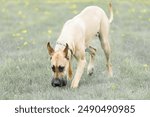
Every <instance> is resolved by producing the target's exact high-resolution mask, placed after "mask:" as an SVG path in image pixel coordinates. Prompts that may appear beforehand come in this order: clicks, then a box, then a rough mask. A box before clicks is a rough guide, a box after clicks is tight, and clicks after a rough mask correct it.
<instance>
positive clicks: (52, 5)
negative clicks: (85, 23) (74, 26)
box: [0, 0, 150, 99]
mask: <svg viewBox="0 0 150 117" xmlns="http://www.w3.org/2000/svg"><path fill="white" fill-rule="evenodd" d="M69 1H71V2H69ZM108 3H109V0H83V1H82V2H81V0H55V1H53V0H1V4H0V99H150V34H149V33H150V1H149V0H115V1H113V2H112V4H113V9H114V21H113V23H112V24H111V31H110V35H111V38H110V43H111V48H112V64H113V71H114V77H113V78H108V77H107V76H106V75H104V74H102V72H103V71H104V70H105V57H104V53H103V51H102V49H101V46H100V43H99V42H98V39H95V40H94V41H93V43H92V44H94V46H95V47H96V48H97V50H98V51H97V56H96V65H95V67H96V69H95V73H94V75H93V76H92V77H90V76H88V75H87V74H86V69H85V73H84V74H83V76H82V78H81V81H80V86H79V88H78V89H71V88H70V83H71V82H70V81H69V82H68V85H67V86H66V87H64V88H53V87H52V86H51V69H50V60H49V55H48V52H47V48H46V44H47V42H48V41H50V42H51V43H52V45H53V46H54V45H55V41H56V40H57V37H58V36H59V34H60V31H61V28H62V26H63V24H64V22H65V21H66V20H67V19H69V18H72V17H73V16H75V15H76V14H77V13H79V12H80V11H81V10H82V9H83V8H85V7H86V6H88V5H98V6H100V7H102V8H103V9H104V10H105V11H106V13H107V14H108ZM88 59H89V57H88V56H87V60H88ZM73 63H74V64H73V66H74V71H75V67H76V61H75V60H74V61H73Z"/></svg>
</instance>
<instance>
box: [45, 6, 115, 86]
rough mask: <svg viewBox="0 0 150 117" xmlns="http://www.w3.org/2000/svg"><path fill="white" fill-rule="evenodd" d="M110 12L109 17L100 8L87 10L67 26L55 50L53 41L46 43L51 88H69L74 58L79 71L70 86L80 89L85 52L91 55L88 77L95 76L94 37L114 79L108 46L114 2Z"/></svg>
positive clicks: (63, 29)
mask: <svg viewBox="0 0 150 117" xmlns="http://www.w3.org/2000/svg"><path fill="white" fill-rule="evenodd" d="M109 12H110V18H108V17H107V15H106V14H105V12H104V10H102V9H101V8H100V7H98V6H88V7H86V8H85V9H83V10H82V11H81V12H80V13H79V14H78V15H76V16H75V17H73V18H72V19H70V20H68V21H67V22H66V23H65V24H64V26H63V28H62V31H61V34H60V36H59V38H58V40H57V42H56V46H55V49H53V48H52V47H51V45H50V42H48V43H47V49H48V52H49V55H50V61H51V69H52V73H53V78H52V82H51V83H52V86H54V87H56V86H59V87H62V86H66V84H67V81H66V78H65V76H67V79H69V80H71V79H72V75H73V74H72V66H71V60H72V58H73V57H75V58H76V60H77V68H76V73H75V76H74V79H73V80H72V82H71V87H72V88H77V87H78V85H79V81H80V79H81V76H82V74H83V72H84V68H85V65H86V58H85V52H88V53H89V54H90V60H89V64H88V67H87V73H88V74H89V75H92V74H93V71H94V59H95V55H96V49H95V48H93V47H92V46H90V42H91V41H92V39H93V37H94V36H95V35H97V36H98V37H99V40H100V43H101V46H102V49H103V51H104V53H105V57H106V67H107V71H108V75H109V76H113V71H112V64H111V60H110V54H111V49H110V44H109V26H110V23H111V22H112V20H113V10H112V4H111V3H110V4H109Z"/></svg>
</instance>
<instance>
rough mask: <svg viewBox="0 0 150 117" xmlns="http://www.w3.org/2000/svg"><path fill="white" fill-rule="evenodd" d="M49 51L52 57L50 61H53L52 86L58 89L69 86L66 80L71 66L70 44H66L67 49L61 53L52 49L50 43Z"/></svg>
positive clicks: (48, 45) (48, 44)
mask: <svg viewBox="0 0 150 117" xmlns="http://www.w3.org/2000/svg"><path fill="white" fill-rule="evenodd" d="M47 49H48V52H49V55H50V61H51V69H52V73H53V78H52V82H51V83H52V86H53V87H56V86H59V87H62V86H65V85H66V84H67V80H66V78H65V77H66V73H67V72H66V71H67V69H68V65H69V59H68V55H67V54H68V44H66V47H65V48H64V49H62V50H59V51H56V52H55V51H54V49H53V48H52V47H51V45H50V43H49V42H48V43H47Z"/></svg>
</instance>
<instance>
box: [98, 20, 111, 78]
mask: <svg viewBox="0 0 150 117" xmlns="http://www.w3.org/2000/svg"><path fill="white" fill-rule="evenodd" d="M108 38H109V23H108V19H107V18H106V17H104V19H103V20H102V22H101V28H100V33H99V39H100V42H101V46H102V49H103V50H104V53H105V57H106V67H107V71H108V74H109V76H113V71H112V65H111V60H110V54H111V49H110V44H109V40H108Z"/></svg>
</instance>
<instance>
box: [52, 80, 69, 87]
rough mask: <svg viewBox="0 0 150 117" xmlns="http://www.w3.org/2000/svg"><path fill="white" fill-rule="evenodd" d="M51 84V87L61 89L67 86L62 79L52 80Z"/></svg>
mask: <svg viewBox="0 0 150 117" xmlns="http://www.w3.org/2000/svg"><path fill="white" fill-rule="evenodd" d="M51 84H52V86H53V87H63V86H66V85H67V80H66V79H64V78H61V79H60V78H53V79H52V82H51Z"/></svg>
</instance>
